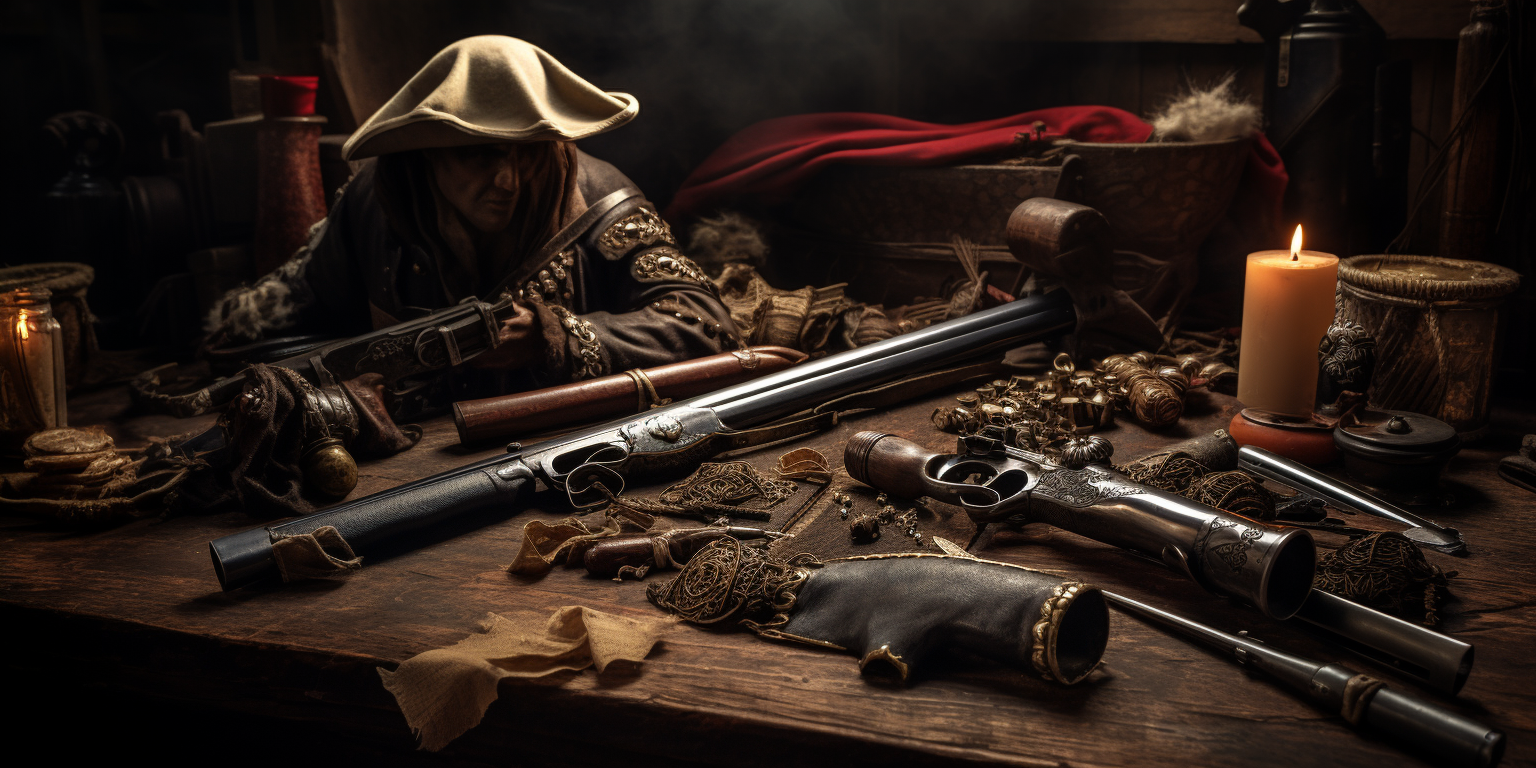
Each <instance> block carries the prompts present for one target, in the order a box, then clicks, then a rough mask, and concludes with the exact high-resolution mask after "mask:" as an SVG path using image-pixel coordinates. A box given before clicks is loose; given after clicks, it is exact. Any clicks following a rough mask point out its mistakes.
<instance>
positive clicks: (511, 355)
mask: <svg viewBox="0 0 1536 768" xmlns="http://www.w3.org/2000/svg"><path fill="white" fill-rule="evenodd" d="M512 306H513V308H514V309H515V310H516V312H517V314H515V315H513V316H511V317H508V318H506V319H504V320H502V321H501V329H500V331H499V332H498V334H497V340H498V341H497V344H496V348H495V349H492V350H490V351H488V352H486V353H485V354H483V355H480V356H479V357H476V358H475V359H473V360H471V361H469V364H470V365H472V366H474V367H476V368H522V367H523V366H526V365H529V364H532V363H534V362H536V361H537V360H539V359H540V357H541V356H542V355H543V354H544V336H543V334H542V333H540V331H539V319H538V317H537V316H536V315H534V314H533V311H532V310H530V309H528V307H526V306H523V304H522V303H520V302H515V303H513V305H512Z"/></svg>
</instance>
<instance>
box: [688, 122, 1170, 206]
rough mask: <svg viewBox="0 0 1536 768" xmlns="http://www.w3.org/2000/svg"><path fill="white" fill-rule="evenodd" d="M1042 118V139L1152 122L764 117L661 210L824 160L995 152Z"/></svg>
mask: <svg viewBox="0 0 1536 768" xmlns="http://www.w3.org/2000/svg"><path fill="white" fill-rule="evenodd" d="M1037 121H1038V122H1042V123H1044V124H1045V137H1046V138H1047V139H1057V138H1069V139H1075V140H1077V141H1092V142H1139V141H1146V140H1147V138H1148V137H1150V136H1151V135H1152V126H1151V125H1149V124H1147V123H1145V122H1142V121H1141V119H1140V118H1137V117H1136V116H1135V115H1133V114H1131V113H1129V112H1125V111H1123V110H1119V109H1115V108H1113V107H1055V108H1052V109H1038V110H1035V111H1033V112H1025V113H1023V114H1018V115H1014V116H1012V117H1004V118H1000V119H996V120H986V121H982V122H979V123H966V124H964V125H939V124H937V123H922V122H918V121H916V120H907V119H904V118H900V117H892V116H890V115H876V114H868V113H863V112H825V113H820V114H810V115H794V116H791V117H780V118H775V119H772V120H764V121H763V122H760V123H757V124H755V125H751V126H748V127H747V128H745V129H744V130H742V131H740V132H739V133H737V134H736V135H734V136H732V137H731V138H730V139H728V140H727V141H726V142H725V143H724V144H722V145H720V148H719V149H716V150H715V151H714V152H713V153H712V154H710V156H709V157H708V158H706V159H705V160H704V162H703V164H701V165H700V166H699V167H698V168H696V169H694V171H693V173H691V174H689V175H688V178H687V179H685V180H684V181H683V185H682V188H681V189H679V190H678V191H677V196H676V197H674V198H673V199H672V205H671V206H669V207H668V208H667V211H666V217H667V218H669V219H673V220H674V221H675V220H679V219H682V218H686V217H689V216H696V215H699V214H705V213H709V212H710V209H711V208H714V207H717V206H719V205H721V204H728V203H732V202H735V201H736V200H738V199H740V198H744V197H750V198H752V199H753V200H754V201H756V202H761V203H767V204H774V203H779V202H783V201H784V200H786V199H788V197H789V196H790V195H791V194H792V193H793V192H794V190H795V189H796V188H797V187H798V185H799V184H800V183H802V182H804V181H805V180H806V179H808V178H810V177H811V176H813V175H815V174H816V173H817V172H818V171H820V170H821V169H822V167H823V166H826V165H828V164H831V163H850V164H857V165H945V164H949V163H957V162H961V161H963V160H965V159H966V158H969V157H973V156H975V155H979V154H987V153H992V152H1001V151H1002V150H1004V149H1007V148H1008V146H1009V145H1010V144H1012V143H1013V137H1014V135H1015V134H1017V133H1019V132H1020V131H1030V130H1033V129H1032V126H1033V124H1034V123H1035V122H1037Z"/></svg>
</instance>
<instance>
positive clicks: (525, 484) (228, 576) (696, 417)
mask: <svg viewBox="0 0 1536 768" xmlns="http://www.w3.org/2000/svg"><path fill="white" fill-rule="evenodd" d="M1076 321H1077V315H1076V313H1075V312H1074V310H1073V307H1072V302H1071V301H1070V300H1069V299H1068V297H1067V295H1066V293H1065V292H1063V291H1056V292H1052V293H1049V294H1045V295H1043V296H1034V297H1030V298H1025V299H1020V300H1018V301H1014V302H1010V303H1008V304H1004V305H1002V306H999V307H994V308H992V309H988V310H984V311H981V312H977V313H975V314H972V315H968V316H966V317H961V318H957V319H955V320H949V321H946V322H943V323H938V324H935V325H932V326H929V327H928V328H925V329H922V330H920V331H915V332H913V333H909V334H904V335H901V336H895V337H893V338H890V339H886V340H884V341H880V342H877V343H875V344H871V345H869V346H867V347H861V348H858V349H853V350H849V351H847V352H842V353H839V354H836V355H831V356H828V357H825V358H822V359H821V360H816V361H813V362H808V363H803V364H801V365H798V366H796V367H794V368H790V369H788V370H785V371H781V372H779V373H776V374H772V375H770V376H765V377H763V378H760V379H756V380H753V381H750V382H746V383H744V384H739V385H737V386H734V387H729V388H727V389H723V390H720V391H718V392H714V393H710V394H707V395H701V396H699V397H696V398H692V399H690V400H685V401H683V402H681V403H677V404H674V405H670V406H666V407H663V408H657V409H654V410H652V411H650V412H648V413H645V414H641V415H639V416H635V417H631V418H628V419H625V420H623V421H618V422H612V423H609V424H604V425H601V426H598V427H593V428H590V429H585V430H580V431H577V432H575V433H572V434H570V435H566V436H564V437H559V438H555V439H553V440H550V441H548V442H545V443H541V444H539V445H536V446H532V447H530V448H526V449H520V450H517V452H513V453H509V454H508V455H505V456H498V457H495V458H492V459H487V460H485V461H481V462H478V463H475V464H470V465H468V466H464V467H460V468H458V469H454V470H451V471H448V472H444V473H441V474H438V475H434V476H432V477H428V478H425V479H422V480H417V481H415V482H411V483H407V484H405V485H401V486H399V487H396V488H393V489H390V490H388V491H383V492H381V493H376V494H373V495H372V496H366V497H363V498H361V499H357V500H354V501H350V502H346V503H343V504H340V505H338V506H335V507H332V508H330V509H328V510H326V511H324V512H320V513H318V514H315V515H310V516H308V517H303V518H299V519H297V520H293V521H290V522H286V523H280V524H277V525H271V526H267V527H265V528H255V529H252V530H249V531H244V532H241V533H237V534H233V535H230V536H225V537H223V538H220V539H216V540H214V541H213V542H211V544H210V547H209V550H210V552H211V554H212V555H213V565H214V570H215V572H216V573H217V574H218V577H219V582H220V584H221V585H222V586H223V587H224V589H226V590H231V589H239V588H241V587H245V586H248V585H251V584H254V583H256V582H259V581H265V580H269V579H273V578H278V577H284V576H285V574H287V575H291V573H292V569H290V568H287V567H280V560H282V558H283V557H284V556H283V555H281V554H279V553H278V552H274V543H276V542H286V541H288V540H290V539H292V538H293V537H304V536H306V535H308V534H314V533H316V532H317V531H320V530H321V529H323V528H327V527H330V528H334V529H335V532H336V533H337V534H339V535H340V538H341V539H342V540H343V541H345V543H346V545H347V546H348V547H350V549H351V550H352V552H353V553H355V554H357V555H360V556H366V555H368V554H370V553H373V552H377V551H380V550H383V549H384V548H385V547H386V546H387V547H388V549H390V550H392V551H400V550H401V549H403V548H405V547H404V546H403V545H406V544H408V543H409V541H410V537H411V536H412V535H413V534H417V533H419V532H424V529H426V528H428V527H431V526H435V525H438V524H440V523H444V522H447V521H449V520H451V519H454V518H461V517H465V516H468V515H472V514H475V513H481V512H486V511H488V510H492V509H501V510H505V511H515V510H516V509H518V508H520V507H522V506H524V505H526V503H527V499H528V497H529V496H530V495H531V493H532V492H533V491H534V489H535V486H536V484H537V483H540V482H542V483H543V484H544V485H545V486H547V487H550V488H554V489H560V490H564V491H566V492H567V493H568V494H570V495H571V496H572V501H573V502H574V503H576V504H578V505H582V504H585V503H588V502H589V501H591V499H585V498H582V491H583V490H584V489H589V487H590V486H591V485H592V481H593V480H594V478H602V479H605V480H606V481H607V482H606V483H605V485H606V486H607V487H608V488H609V489H610V490H613V491H614V492H617V490H618V489H617V488H614V487H613V486H614V483H615V482H616V481H615V479H614V478H613V475H614V474H617V475H619V476H621V477H623V476H631V477H644V478H648V479H649V478H651V477H653V476H659V475H665V474H678V473H682V472H686V471H687V470H689V469H692V468H693V467H696V466H697V465H698V463H699V462H701V461H703V460H704V459H707V458H709V457H711V456H713V455H715V454H718V453H720V452H722V451H728V450H735V449H740V448H745V447H749V446H751V445H757V444H761V443H764V442H768V441H774V440H781V439H785V438H789V437H795V436H798V435H803V434H806V433H808V432H811V431H814V430H816V429H820V428H824V427H826V426H830V425H831V424H832V423H834V419H835V415H833V414H821V415H816V416H812V417H808V418H804V419H800V420H796V421H790V422H788V423H786V424H778V425H770V426H762V425H767V424H769V423H770V422H772V421H774V420H775V419H782V418H783V417H785V416H788V415H791V414H795V413H798V412H800V411H804V410H807V409H810V408H813V407H815V406H817V405H820V404H822V403H824V402H827V401H829V400H831V399H833V398H837V397H840V396H843V395H846V394H849V393H852V392H857V391H860V390H864V389H868V388H870V387H874V386H877V385H880V384H884V383H887V382H890V381H893V380H895V379H899V378H902V377H904V376H908V375H911V374H913V373H918V372H922V371H926V370H934V369H937V368H940V367H943V366H946V365H950V364H954V363H959V362H964V361H967V360H969V359H972V358H975V357H977V356H979V355H981V354H984V353H987V352H993V351H996V350H999V349H1002V348H1006V347H1011V346H1017V345H1020V344H1025V343H1029V342H1033V341H1039V340H1043V339H1047V338H1051V337H1053V336H1056V335H1060V334H1062V333H1065V332H1066V331H1068V330H1070V329H1071V328H1072V327H1073V325H1074V323H1076ZM754 427H756V428H757V429H753V428H754ZM281 551H282V550H279V552H281Z"/></svg>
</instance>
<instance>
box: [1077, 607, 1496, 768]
mask: <svg viewBox="0 0 1536 768" xmlns="http://www.w3.org/2000/svg"><path fill="white" fill-rule="evenodd" d="M1103 594H1104V597H1105V598H1106V599H1107V600H1109V603H1110V605H1113V606H1115V607H1116V608H1119V609H1120V610H1123V611H1126V612H1127V613H1130V614H1133V615H1135V616H1139V617H1141V618H1142V619H1145V620H1146V621H1149V622H1151V623H1153V624H1157V625H1160V626H1162V627H1166V628H1168V629H1171V630H1173V631H1175V632H1177V633H1179V634H1182V635H1184V636H1186V637H1191V638H1194V639H1195V640H1197V641H1199V642H1201V643H1203V644H1204V645H1207V646H1209V647H1212V648H1215V649H1216V650H1218V651H1221V652H1222V653H1223V654H1231V655H1232V657H1233V658H1234V659H1236V660H1237V663H1239V664H1242V665H1244V666H1247V667H1251V668H1254V669H1258V670H1261V671H1263V672H1265V673H1267V674H1269V675H1270V676H1271V677H1274V678H1275V679H1276V680H1278V681H1280V682H1281V683H1283V684H1285V685H1287V686H1289V687H1290V688H1293V689H1295V690H1299V691H1301V692H1303V693H1305V694H1306V695H1307V697H1308V698H1310V699H1312V700H1313V701H1314V702H1316V703H1317V704H1318V705H1319V706H1321V707H1323V708H1324V709H1327V710H1329V711H1334V712H1338V713H1339V714H1340V715H1341V716H1342V717H1343V718H1344V719H1345V721H1347V722H1348V723H1349V724H1350V725H1351V726H1354V727H1356V728H1363V729H1366V730H1371V731H1375V732H1377V733H1380V734H1381V735H1382V736H1384V737H1386V738H1387V739H1388V740H1390V741H1392V742H1394V744H1395V745H1396V746H1398V747H1399V748H1400V749H1403V750H1404V751H1409V750H1418V751H1422V752H1424V753H1427V754H1428V755H1431V756H1433V757H1434V758H1436V759H1437V760H1439V761H1443V762H1444V763H1445V764H1446V765H1456V766H1468V768H1472V767H1474V766H1475V767H1476V768H1492V766H1495V765H1498V763H1499V760H1500V758H1502V757H1503V756H1504V743H1505V740H1504V734H1503V733H1502V732H1500V731H1498V730H1496V729H1493V728H1489V727H1488V726H1486V725H1483V724H1481V723H1478V722H1477V721H1475V720H1471V719H1469V718H1466V717H1462V716H1461V715H1458V714H1456V713H1455V712H1451V711H1450V710H1447V709H1444V708H1442V707H1439V706H1436V705H1435V704H1434V703H1432V702H1428V701H1425V700H1423V699H1419V698H1415V697H1413V696H1410V695H1408V694H1406V693H1401V692H1399V691H1396V690H1394V689H1392V688H1388V687H1387V686H1385V685H1382V684H1381V682H1380V681H1379V680H1375V679H1373V678H1371V677H1368V676H1366V675H1362V674H1359V673H1357V672H1355V671H1354V670H1351V669H1349V668H1348V667H1345V666H1343V665H1342V664H1324V663H1321V662H1317V661H1313V660H1311V659H1306V658H1303V657H1301V656H1296V655H1294V654H1290V653H1286V652H1284V651H1281V650H1277V649H1275V648H1273V647H1271V646H1269V645H1268V644H1266V643H1261V642H1259V641H1257V640H1253V639H1251V638H1248V637H1240V636H1238V635H1231V634H1227V633H1226V632H1222V631H1221V630H1218V629H1215V628H1212V627H1208V626H1205V625H1204V624H1200V623H1198V622H1194V621H1190V620H1189V619H1186V618H1184V617H1182V616H1178V615H1176V614H1173V613H1169V612H1167V611H1164V610H1159V609H1157V608H1153V607H1152V606H1150V605H1146V604H1144V603H1139V602H1136V601H1135V600H1131V599H1129V598H1127V597H1123V596H1121V595H1117V594H1114V593H1111V592H1104V593H1103Z"/></svg>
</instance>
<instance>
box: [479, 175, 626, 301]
mask: <svg viewBox="0 0 1536 768" xmlns="http://www.w3.org/2000/svg"><path fill="white" fill-rule="evenodd" d="M641 194H642V193H641V192H640V190H639V189H637V188H635V187H624V188H622V189H618V190H615V191H613V192H609V193H608V194H607V195H604V196H603V197H601V198H599V199H598V201H597V202H595V203H593V204H591V205H589V206H587V210H585V211H583V212H582V214H581V215H580V216H577V217H576V220H575V221H573V222H571V223H570V224H567V225H566V226H565V228H564V229H562V230H560V231H559V232H556V233H555V236H554V237H552V238H550V239H549V242H547V243H545V244H544V247H543V248H540V249H539V250H538V252H537V253H535V254H534V255H533V257H532V258H530V259H528V260H527V261H524V262H523V263H522V265H521V266H519V267H518V268H517V269H516V270H514V271H512V272H511V273H509V274H508V275H507V276H506V277H504V278H502V280H501V282H499V283H497V284H496V287H495V288H492V289H491V290H490V292H489V293H487V294H486V295H487V296H489V297H492V298H493V299H494V297H496V296H500V295H501V294H502V292H503V291H506V290H507V289H508V288H510V287H511V286H514V285H519V284H521V283H525V282H527V281H528V278H530V277H532V276H533V275H535V274H537V273H538V271H539V270H540V269H543V268H544V265H545V264H548V263H549V260H550V259H552V258H554V257H555V254H557V253H559V252H561V251H563V250H565V249H566V247H567V246H569V245H570V244H571V243H574V242H576V239H577V238H579V237H581V236H582V234H584V233H585V232H586V231H587V230H588V229H591V228H592V225H594V224H596V223H597V222H598V221H599V220H601V219H602V218H603V217H604V216H607V215H608V214H609V212H611V211H613V209H615V208H617V207H619V206H620V205H622V204H624V203H626V202H628V201H629V200H631V199H632V198H636V197H640V196H641Z"/></svg>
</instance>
